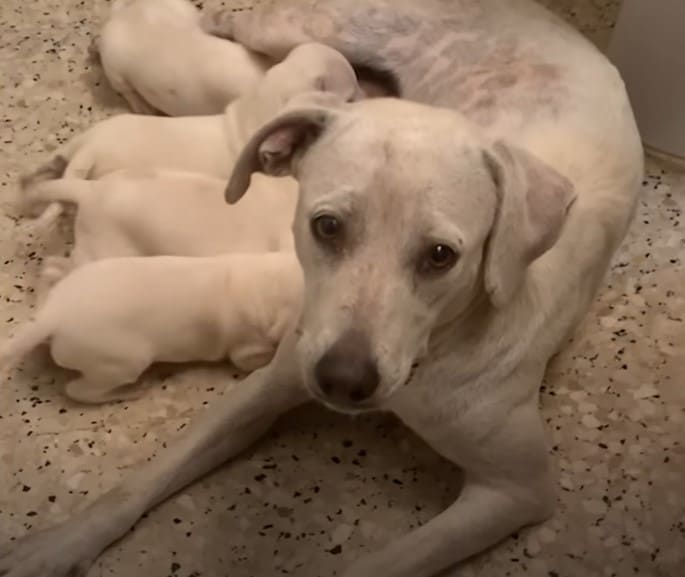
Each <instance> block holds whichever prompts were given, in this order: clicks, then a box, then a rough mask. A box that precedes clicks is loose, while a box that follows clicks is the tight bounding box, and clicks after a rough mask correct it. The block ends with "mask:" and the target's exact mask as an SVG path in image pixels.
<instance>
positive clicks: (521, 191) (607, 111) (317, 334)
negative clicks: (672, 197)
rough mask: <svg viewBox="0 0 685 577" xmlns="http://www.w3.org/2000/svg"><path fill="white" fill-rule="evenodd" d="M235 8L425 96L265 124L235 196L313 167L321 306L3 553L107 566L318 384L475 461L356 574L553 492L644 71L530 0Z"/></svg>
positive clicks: (305, 229) (618, 209)
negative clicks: (572, 370) (576, 347)
mask: <svg viewBox="0 0 685 577" xmlns="http://www.w3.org/2000/svg"><path fill="white" fill-rule="evenodd" d="M215 25H216V27H217V28H220V29H224V33H225V34H226V35H228V36H230V37H232V38H234V39H235V40H237V41H239V42H241V43H243V44H244V45H246V46H248V47H249V48H250V49H252V50H257V51H260V52H263V53H265V54H267V55H269V56H271V57H273V58H277V57H278V55H280V54H283V53H287V52H288V50H289V49H291V48H292V46H294V45H296V44H298V43H300V42H305V41H310V40H316V41H324V42H326V43H329V44H330V45H331V46H333V47H336V48H338V49H340V50H341V51H342V52H343V54H345V56H346V57H347V59H348V60H349V61H350V62H355V63H356V62H367V63H371V64H376V65H378V66H380V67H382V68H384V69H386V70H391V71H392V72H394V74H395V75H396V76H397V79H398V85H399V86H400V87H401V92H402V96H403V97H404V98H403V99H402V100H376V99H370V100H365V101H362V102H355V103H351V104H345V105H338V106H324V107H319V108H316V107H304V108H302V109H300V110H290V111H288V112H287V113H284V114H282V115H279V117H277V118H276V119H274V120H273V121H271V122H269V123H268V124H267V125H265V126H264V127H263V128H261V129H260V130H259V131H258V132H257V133H256V134H255V135H254V136H253V138H252V139H251V140H250V142H249V143H248V144H247V146H246V147H245V150H244V153H243V154H242V155H241V157H240V159H239V160H238V162H237V163H236V168H235V170H234V174H233V175H232V178H231V180H230V185H229V186H228V189H227V198H228V199H229V200H230V201H231V202H234V201H237V200H238V199H239V198H240V197H241V196H242V195H243V194H244V193H245V192H246V189H247V185H248V183H249V182H250V174H251V173H253V172H255V171H261V172H265V173H267V174H283V173H292V174H293V175H294V176H295V178H296V179H297V180H298V182H299V185H300V186H299V188H300V196H299V199H298V204H297V209H296V215H295V220H294V227H293V230H294V235H295V247H296V251H297V254H298V257H299V260H300V262H301V263H302V267H303V272H304V278H305V283H304V287H305V289H304V297H303V310H302V314H301V315H300V318H299V319H298V321H297V323H296V324H294V326H293V329H292V331H288V333H287V334H286V336H285V337H284V339H283V341H282V343H281V346H280V347H279V349H278V351H277V352H276V355H275V358H274V360H273V362H272V363H270V364H269V365H268V366H267V367H265V368H264V369H262V370H260V371H257V372H255V373H253V374H252V375H251V376H250V377H248V382H247V383H246V385H248V386H243V387H236V388H235V389H234V390H233V391H232V392H231V393H230V394H228V393H227V394H226V396H225V397H224V398H223V399H222V401H221V402H220V403H217V404H216V405H215V406H213V407H212V409H211V410H210V411H207V412H205V413H203V414H202V416H201V417H200V418H199V419H198V422H197V424H196V426H195V427H191V428H189V429H188V430H187V431H184V434H183V435H182V438H180V439H179V440H178V441H177V442H176V443H175V444H173V445H171V444H170V446H169V450H168V451H166V452H164V453H162V452H160V453H158V454H157V455H156V456H155V458H154V459H152V460H150V461H145V462H142V463H141V464H140V465H139V467H138V468H137V469H136V470H135V471H130V472H129V473H128V474H127V477H126V478H125V479H124V480H123V482H122V483H121V484H120V485H119V486H117V487H116V488H114V489H113V490H112V491H110V492H109V493H108V494H106V495H104V496H103V497H101V498H100V499H99V500H98V501H95V502H91V503H90V504H89V506H88V507H87V508H84V509H81V510H80V511H79V512H78V513H76V514H75V515H74V516H73V517H72V518H71V519H70V520H68V521H67V522H66V523H63V524H62V525H60V526H57V527H53V528H49V529H47V530H45V531H43V532H42V533H40V532H39V533H34V534H30V535H29V536H28V537H25V538H24V539H22V540H20V541H18V542H14V543H12V546H11V547H9V548H8V549H7V553H6V555H5V556H4V557H2V554H1V553H0V575H2V576H3V577H67V576H70V577H73V576H75V575H76V576H82V575H85V574H86V572H87V570H88V568H89V566H90V565H91V564H92V563H93V561H94V560H95V559H96V558H97V557H98V555H100V553H101V552H102V551H104V549H106V548H107V547H108V546H109V545H110V544H111V543H113V542H115V541H117V540H119V539H120V538H121V537H124V536H125V535H126V534H127V533H128V532H129V531H130V529H131V527H132V526H134V525H135V523H136V521H137V520H138V519H139V518H140V516H141V515H142V514H143V513H144V512H145V511H147V510H150V509H151V508H152V507H155V506H156V505H158V504H159V503H160V502H162V501H163V500H164V499H166V498H168V497H170V496H171V495H173V494H176V493H177V492H178V491H180V490H181V489H182V488H183V487H184V486H186V485H187V484H188V483H189V482H190V480H191V479H194V478H198V477H200V476H202V475H204V474H205V473H206V472H207V471H208V470H209V469H210V468H211V465H212V464H213V465H218V464H219V463H221V462H223V461H225V460H227V459H230V458H232V457H234V456H236V455H238V454H240V453H242V452H243V451H244V450H245V448H246V447H248V446H249V445H250V444H251V443H253V442H254V441H255V440H256V439H257V438H259V437H260V436H261V435H262V434H263V433H264V432H265V431H266V430H267V429H268V428H269V427H270V425H271V424H272V423H273V422H274V420H275V419H276V418H277V417H278V416H279V415H280V414H282V413H283V412H284V411H287V410H289V409H291V408H293V407H294V406H296V405H298V404H300V403H303V402H306V401H308V400H311V399H312V398H314V399H317V400H318V401H320V402H322V403H323V404H325V405H326V406H328V407H331V408H334V409H335V410H338V411H341V412H346V413H356V412H359V411H368V410H383V411H391V412H393V413H394V414H395V415H397V416H398V417H399V418H400V419H401V420H402V421H403V422H404V423H405V424H406V425H407V426H409V427H410V428H412V429H413V430H414V431H415V432H416V433H417V434H418V435H420V436H421V437H422V438H423V439H424V440H425V441H426V442H427V443H429V444H430V445H431V446H432V447H433V448H434V449H435V450H436V451H437V452H439V453H440V454H441V455H442V456H443V457H445V458H446V459H449V460H450V461H451V462H453V463H455V464H457V465H458V466H459V467H460V468H461V469H462V470H463V472H464V475H463V479H464V483H463V486H462V487H461V490H460V492H459V495H458V497H457V498H456V499H455V500H454V501H453V502H452V503H450V504H449V505H448V506H447V507H446V508H445V510H444V511H442V512H441V513H440V514H439V515H437V516H435V517H434V518H432V519H430V520H428V521H426V522H425V523H423V524H421V526H419V527H414V528H413V529H412V530H411V531H409V532H408V533H406V534H405V535H403V536H400V537H395V538H393V539H392V540H390V541H389V542H387V543H386V544H385V545H384V546H383V547H382V548H381V549H379V550H377V551H374V552H371V553H367V554H364V555H360V556H359V557H358V558H357V559H355V561H354V562H353V564H352V565H351V566H349V567H345V568H343V567H340V568H339V569H338V570H337V571H336V573H337V575H339V576H340V577H434V576H437V575H440V574H444V572H445V571H446V570H447V569H448V568H450V567H451V566H453V565H454V564H456V563H458V562H459V561H461V560H464V559H467V558H469V557H471V556H473V555H475V554H477V553H479V552H481V551H483V550H485V549H487V548H489V547H492V546H493V545H495V544H496V543H498V542H499V541H500V540H502V539H504V538H506V537H507V536H508V535H510V534H511V533H513V532H515V531H517V530H519V529H520V528H521V527H523V526H526V525H529V524H532V523H537V522H539V521H541V520H543V519H546V518H547V517H549V515H550V514H551V513H552V511H553V510H554V507H555V504H556V499H555V486H556V484H555V482H554V474H553V463H552V462H551V460H550V455H549V449H548V445H547V442H546V435H545V424H544V421H543V419H542V418H541V415H540V412H539V390H540V384H541V382H542V380H543V377H544V373H545V367H546V365H547V362H548V361H549V359H550V358H551V356H552V355H553V354H555V353H556V352H557V351H558V350H559V349H560V347H562V346H563V345H564V343H565V341H566V338H567V337H568V335H569V333H570V332H571V331H572V330H573V329H574V327H575V326H576V324H577V323H578V321H579V320H580V318H581V317H582V316H583V314H584V313H585V311H586V310H587V309H588V307H589V306H590V304H591V303H592V300H593V297H594V295H595V294H596V291H597V289H598V287H599V286H600V284H601V282H602V278H603V276H604V274H605V272H606V270H607V268H608V266H609V262H610V260H611V257H612V255H613V254H614V252H615V251H616V249H617V247H618V246H619V244H620V243H621V241H622V239H623V238H624V236H625V234H626V231H627V229H628V226H629V223H630V222H631V219H632V217H633V215H634V213H635V208H636V206H637V204H638V198H639V192H640V181H641V179H642V173H643V155H642V148H641V144H640V137H639V133H638V130H637V127H636V124H635V120H634V117H633V114H632V111H631V107H630V103H629V100H628V98H627V95H626V91H625V88H624V86H623V83H622V82H621V78H620V76H619V75H618V73H617V72H616V70H615V69H614V68H613V67H612V66H611V64H610V63H609V62H608V61H607V60H606V58H605V57H604V56H603V55H602V54H601V53H600V52H599V51H598V50H597V49H596V48H595V47H594V46H593V45H592V44H590V43H589V42H588V41H587V40H586V39H584V38H582V37H581V36H580V35H579V34H578V33H576V32H574V31H573V30H572V29H571V28H570V27H568V26H567V25H566V24H564V23H563V21H562V20H561V19H559V18H556V17H553V16H551V15H550V14H549V13H548V12H547V11H546V10H545V9H543V8H542V7H540V6H537V5H535V4H533V3H531V2H529V1H528V0H509V1H507V2H503V1H502V0H450V1H449V2H448V1H446V0H422V1H421V2H417V1H416V0H393V1H392V2H390V1H389V0H365V1H363V2H350V0H326V1H325V2H324V1H316V2H303V1H301V0H278V1H269V2H259V1H255V2H254V3H252V5H251V9H250V10H243V11H240V12H232V11H230V10H228V9H226V10H224V11H222V12H220V13H219V14H218V16H217V18H216V22H215ZM450 109H451V110H450ZM248 194H249V193H248ZM253 567H254V565H253V566H252V567H248V568H247V572H248V573H249V572H252V573H255V571H253V570H252V569H253ZM273 572H274V573H275V572H276V570H274V571H273ZM303 573H307V574H311V573H318V571H317V570H316V568H313V567H312V568H309V569H306V568H305V569H303ZM485 573H486V574H487V571H485Z"/></svg>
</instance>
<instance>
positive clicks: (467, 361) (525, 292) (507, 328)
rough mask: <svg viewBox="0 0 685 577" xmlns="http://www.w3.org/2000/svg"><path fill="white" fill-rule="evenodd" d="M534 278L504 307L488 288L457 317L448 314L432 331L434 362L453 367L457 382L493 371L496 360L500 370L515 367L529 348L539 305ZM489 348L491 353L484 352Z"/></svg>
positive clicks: (450, 371)
mask: <svg viewBox="0 0 685 577" xmlns="http://www.w3.org/2000/svg"><path fill="white" fill-rule="evenodd" d="M529 285H530V279H526V281H525V282H524V284H523V285H522V286H521V289H520V290H519V291H518V292H517V294H516V295H515V296H514V297H513V298H512V300H511V301H510V302H509V303H507V304H506V305H505V306H504V307H501V308H496V307H495V306H494V305H493V304H492V302H491V301H490V298H489V296H488V294H487V292H486V291H485V290H484V288H483V290H478V291H476V297H475V298H474V299H473V300H472V301H471V302H470V303H469V304H468V306H467V307H466V308H465V309H463V310H462V311H461V312H460V313H459V314H458V315H456V316H454V317H445V318H443V319H441V323H440V324H439V325H438V326H436V327H435V329H434V330H433V331H432V333H431V338H430V345H429V350H430V351H431V353H430V354H431V358H430V359H429V360H428V362H427V363H426V369H427V370H429V371H430V365H432V364H435V365H436V366H439V367H442V366H449V367H450V370H449V373H450V375H452V377H453V380H454V381H455V385H458V382H467V381H469V380H471V379H472V378H474V376H475V375H483V374H487V373H489V372H490V368H489V367H490V366H491V365H492V359H499V362H498V363H496V365H497V367H498V370H499V369H501V368H502V367H504V366H515V365H517V364H518V363H519V362H520V359H521V358H522V356H523V354H524V353H525V351H526V350H527V344H528V337H529V331H527V330H526V328H525V327H526V326H527V325H528V324H529V318H530V315H531V314H532V310H533V309H534V308H535V296H534V293H533V292H532V291H531V290H530V286H529ZM483 350H487V351H488V354H487V355H484V354H482V351H483Z"/></svg>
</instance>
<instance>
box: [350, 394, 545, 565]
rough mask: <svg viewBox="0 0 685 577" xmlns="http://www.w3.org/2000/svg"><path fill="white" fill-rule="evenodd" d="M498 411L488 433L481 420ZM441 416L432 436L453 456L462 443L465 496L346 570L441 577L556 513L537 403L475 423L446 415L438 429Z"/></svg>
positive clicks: (477, 417)
mask: <svg viewBox="0 0 685 577" xmlns="http://www.w3.org/2000/svg"><path fill="white" fill-rule="evenodd" d="M494 417H497V418H503V419H504V422H502V423H498V424H497V430H496V432H494V433H491V432H488V433H487V434H486V435H485V436H481V434H480V433H479V432H478V428H479V427H480V424H479V421H480V420H481V419H483V418H485V419H486V421H485V422H486V423H487V422H488V421H489V420H490V419H491V418H494ZM436 422H439V421H438V420H437V419H436V420H434V421H433V424H431V425H429V427H430V429H431V430H430V431H429V433H430V434H429V435H426V436H427V437H428V438H427V440H428V441H429V442H431V443H432V444H433V445H434V446H435V447H436V448H437V449H438V450H439V451H440V452H442V453H443V454H445V455H446V456H450V455H452V454H454V453H453V448H454V447H458V450H457V452H458V453H459V457H460V460H461V461H462V463H460V464H462V465H463V466H464V467H465V468H464V487H463V489H462V492H461V494H460V496H459V498H458V499H457V500H456V501H455V502H454V504H452V505H451V506H450V507H449V508H447V509H446V510H445V511H443V512H442V513H441V514H440V515H438V516H437V517H435V518H433V519H432V520H430V521H428V522H427V523H426V524H425V525H423V526H421V527H420V528H418V529H416V530H415V531H413V532H411V533H408V534H407V535H405V536H403V537H401V538H400V539H398V540H397V541H395V542H392V543H390V544H389V545H388V546H386V547H385V548H384V549H382V550H381V551H379V552H378V553H375V554H371V555H370V556H367V557H363V558H362V559H360V560H359V561H358V562H357V563H355V564H353V565H352V566H351V567H350V568H349V569H348V570H347V571H346V572H345V573H343V577H434V576H436V575H438V574H440V573H441V572H442V571H444V570H445V569H448V568H450V567H452V566H453V565H454V564H456V563H458V562H459V561H462V560H464V559H466V558H468V557H471V556H472V555H475V554H476V553H479V552H481V551H483V550H485V549H487V548H488V547H491V546H492V545H494V544H496V543H497V542H499V541H501V540H502V539H504V538H505V537H507V536H509V535H511V534H512V533H514V532H515V531H517V530H518V529H520V528H521V527H523V526H525V525H529V524H532V523H536V522H540V521H542V520H544V519H545V518H547V517H548V516H549V515H550V513H551V511H552V508H553V505H554V493H555V492H554V489H553V487H554V485H553V483H552V481H551V480H550V476H549V467H548V456H547V451H546V447H545V443H544V438H543V436H542V427H541V424H540V419H539V416H538V414H537V408H536V406H535V404H534V403H532V402H531V403H530V404H527V405H526V406H523V407H519V408H518V409H516V410H514V411H513V412H512V413H511V414H509V415H502V414H501V413H499V411H498V414H492V415H489V414H483V413H481V412H479V414H478V415H473V419H472V420H471V422H472V425H473V426H475V427H476V428H475V429H471V428H470V427H469V426H466V428H465V427H464V425H465V423H460V424H459V426H455V428H454V430H453V431H448V430H445V429H444V426H445V425H444V422H443V423H441V424H440V428H441V429H442V430H441V431H436V430H435V429H434V427H435V425H434V423H436ZM481 423H482V421H481ZM481 428H482V427H481ZM418 432H419V433H421V432H422V431H418ZM424 432H425V431H424ZM452 434H455V435H457V436H456V437H454V438H452V437H451V435H452ZM465 443H467V444H470V443H474V444H473V445H472V446H471V447H468V446H465V445H464V444H465Z"/></svg>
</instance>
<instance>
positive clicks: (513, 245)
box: [485, 141, 575, 307]
mask: <svg viewBox="0 0 685 577" xmlns="http://www.w3.org/2000/svg"><path fill="white" fill-rule="evenodd" d="M485 162H486V165H487V166H488V168H489V170H490V172H491V174H492V177H493V180H494V181H495V185H496V187H497V196H498V208H497V214H496V216H495V222H494V225H493V229H492V231H491V233H490V238H489V241H488V248H487V253H486V256H485V289H486V291H487V293H488V294H489V296H490V300H491V302H492V303H493V305H495V306H496V307H502V306H504V305H505V304H506V303H507V302H508V301H509V300H510V299H511V298H512V297H513V296H514V294H515V293H516V291H517V290H518V289H519V288H520V286H521V283H522V282H523V280H524V278H525V275H526V270H527V268H528V265H530V263H532V262H533V261H534V260H535V259H537V258H538V257H539V256H541V255H542V254H543V253H545V252H546V251H547V250H549V249H550V248H551V247H552V246H553V245H554V243H556V241H557V240H558V238H559V236H560V234H561V230H562V227H563V224H564V222H565V220H566V215H567V213H568V210H569V208H570V206H571V204H572V203H573V201H574V200H575V192H574V189H573V185H572V184H571V182H570V181H569V180H568V179H566V178H565V177H564V176H562V175H561V174H559V173H558V172H557V171H556V170H554V169H553V168H552V167H550V166H548V165H547V164H545V163H544V162H543V161H542V160H540V159H539V158H537V157H535V156H533V155H532V154H530V153H529V152H526V151H525V150H523V149H521V148H518V147H515V146H512V145H509V144H505V143H504V142H501V141H498V142H496V143H495V144H494V145H493V146H492V148H491V150H489V151H486V152H485Z"/></svg>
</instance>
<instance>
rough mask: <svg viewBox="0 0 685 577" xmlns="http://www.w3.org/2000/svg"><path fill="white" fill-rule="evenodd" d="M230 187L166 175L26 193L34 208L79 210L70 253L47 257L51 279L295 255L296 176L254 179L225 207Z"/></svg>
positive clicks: (47, 185)
mask: <svg viewBox="0 0 685 577" xmlns="http://www.w3.org/2000/svg"><path fill="white" fill-rule="evenodd" d="M225 187H226V182H225V181H224V180H220V179H217V178H213V177H210V176H204V175H201V174H196V173H189V172H173V171H159V170H150V171H148V172H147V174H145V173H140V172H139V171H130V170H129V171H119V172H114V173H111V174H109V175H107V176H105V177H104V178H102V179H100V180H80V179H69V178H63V179H58V180H48V181H42V182H39V183H38V184H36V185H35V186H32V187H30V188H29V189H27V191H26V194H25V196H24V200H25V203H26V204H28V205H30V206H29V207H30V209H31V210H32V211H34V212H35V211H39V212H40V211H41V210H43V209H44V207H45V205H46V204H49V203H53V202H59V203H73V204H75V205H76V206H77V212H76V217H75V221H74V248H73V250H72V252H71V255H70V257H69V259H57V258H55V257H51V258H49V259H46V263H45V264H46V266H45V268H44V271H43V272H44V275H45V277H46V278H45V280H46V281H48V282H49V283H50V284H52V283H53V282H54V281H55V280H57V279H58V278H60V277H61V276H63V275H64V274H65V273H66V272H67V271H68V270H70V269H71V268H73V267H77V266H81V265H83V264H86V263H88V262H91V261H94V260H100V259H104V258H111V257H122V256H157V255H178V256H212V255H219V254H224V253H228V252H232V253H233V252H243V253H248V252H252V253H259V252H269V251H288V252H292V250H293V239H292V232H291V223H292V219H293V215H294V214H295V204H296V202H297V183H296V182H295V181H294V180H293V179H291V178H278V179H274V178H269V177H266V176H263V175H255V178H253V179H252V183H251V186H250V194H249V195H248V196H247V198H246V199H245V202H241V203H240V204H237V205H235V206H230V205H228V204H226V202H225V200H224V189H225Z"/></svg>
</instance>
